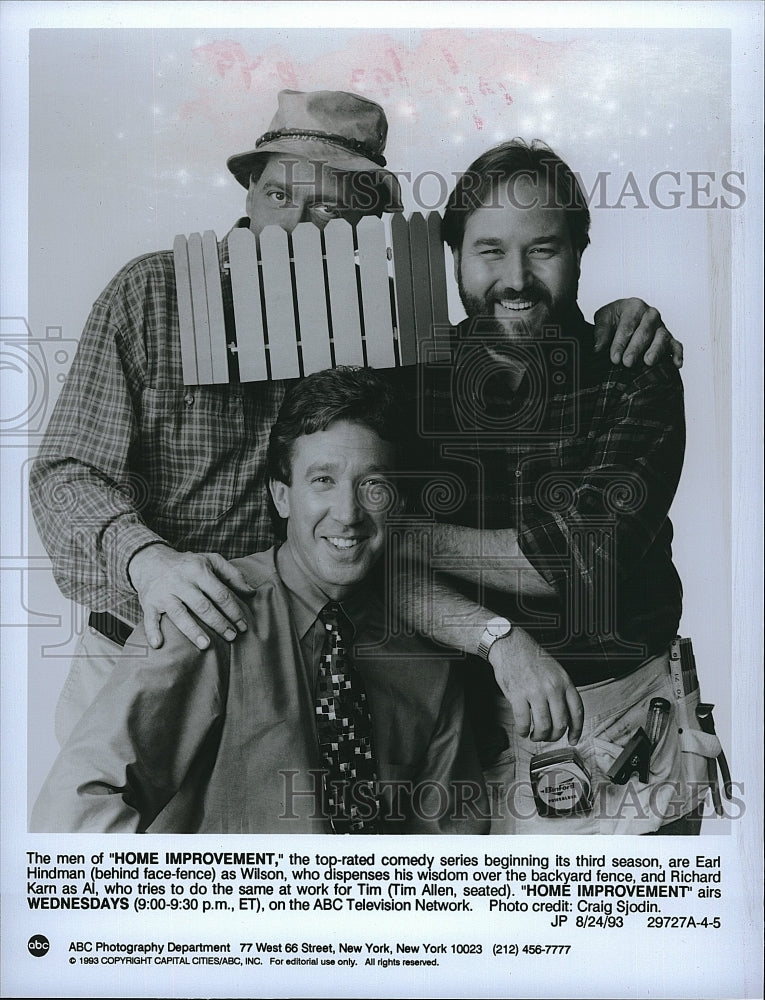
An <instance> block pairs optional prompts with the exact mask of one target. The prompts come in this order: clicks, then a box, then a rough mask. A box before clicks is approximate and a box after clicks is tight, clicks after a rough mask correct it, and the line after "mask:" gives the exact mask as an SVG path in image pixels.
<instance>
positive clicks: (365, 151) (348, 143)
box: [255, 128, 386, 167]
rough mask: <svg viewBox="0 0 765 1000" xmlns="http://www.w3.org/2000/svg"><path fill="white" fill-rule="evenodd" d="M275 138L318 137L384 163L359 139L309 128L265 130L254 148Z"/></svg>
mask: <svg viewBox="0 0 765 1000" xmlns="http://www.w3.org/2000/svg"><path fill="white" fill-rule="evenodd" d="M276 139H318V140H321V141H323V142H331V143H332V145H333V146H342V147H343V149H347V150H348V151H349V152H350V153H361V154H362V156H365V157H366V158H367V159H368V160H371V161H372V162H373V163H376V164H377V165H378V166H380V167H384V166H385V163H386V161H385V157H384V156H383V155H382V154H381V153H376V152H375V151H374V150H373V149H371V148H370V147H369V146H368V145H367V144H366V143H365V142H362V141H361V140H360V139H350V138H349V137H348V136H346V135H333V133H331V132H316V131H313V130H311V129H294V128H283V129H279V130H278V131H277V132H266V133H265V134H264V135H262V136H261V137H260V138H259V139H258V140H257V142H256V143H255V148H256V149H257V148H258V146H262V145H263V143H265V142H274V141H275V140H276Z"/></svg>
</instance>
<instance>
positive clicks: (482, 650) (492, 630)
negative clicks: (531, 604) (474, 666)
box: [478, 617, 513, 660]
mask: <svg viewBox="0 0 765 1000" xmlns="http://www.w3.org/2000/svg"><path fill="white" fill-rule="evenodd" d="M512 630H513V623H512V622H510V621H508V619H507V618H502V617H497V618H492V619H491V620H490V621H488V622H487V623H486V628H485V629H484V630H483V634H482V635H481V638H480V640H479V642H478V655H479V656H480V657H482V658H483V659H484V660H488V659H489V651H490V650H491V647H492V646H493V645H494V643H495V642H496V641H497V639H504V638H505V636H507V635H510V633H511V632H512Z"/></svg>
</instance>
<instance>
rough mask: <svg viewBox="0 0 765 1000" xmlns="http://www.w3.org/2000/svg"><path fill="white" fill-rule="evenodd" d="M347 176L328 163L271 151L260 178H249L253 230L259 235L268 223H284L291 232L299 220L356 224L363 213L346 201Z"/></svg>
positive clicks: (317, 224) (283, 226)
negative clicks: (343, 220) (279, 154)
mask: <svg viewBox="0 0 765 1000" xmlns="http://www.w3.org/2000/svg"><path fill="white" fill-rule="evenodd" d="M348 176H349V175H347V174H344V173H342V172H341V171H338V170H331V169H330V168H329V167H328V166H327V165H326V164H318V163H313V162H311V161H309V160H304V159H301V158H300V157H293V158H289V159H287V158H282V157H280V156H278V155H277V154H272V155H271V156H269V158H268V162H267V163H266V166H265V168H264V170H263V173H262V174H261V175H260V177H258V179H257V180H256V181H250V187H249V190H248V192H247V214H248V216H249V218H250V229H251V231H252V232H253V233H255V235H256V236H257V235H258V233H260V232H261V230H262V229H264V228H265V227H266V226H281V228H282V229H286V230H287V232H288V233H291V232H292V230H293V229H294V228H295V226H297V225H298V223H300V222H313V223H314V225H316V226H318V227H319V228H320V229H323V228H324V227H325V226H326V225H327V223H328V222H331V221H332V219H347V221H348V222H350V223H352V224H355V223H357V222H358V221H359V219H360V218H361V215H362V213H361V212H359V211H353V210H351V209H350V208H349V207H348V205H347V203H346V201H347V191H348V188H349V185H348V184H347V183H346V181H347V178H348Z"/></svg>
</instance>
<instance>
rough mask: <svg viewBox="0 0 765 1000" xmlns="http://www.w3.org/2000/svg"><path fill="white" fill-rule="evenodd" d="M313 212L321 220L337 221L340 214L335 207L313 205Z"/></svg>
mask: <svg viewBox="0 0 765 1000" xmlns="http://www.w3.org/2000/svg"><path fill="white" fill-rule="evenodd" d="M313 211H314V212H315V213H316V214H317V215H320V216H321V217H322V218H323V219H337V218H339V217H340V215H341V214H342V211H341V209H340V208H339V207H338V206H337V205H314V206H313Z"/></svg>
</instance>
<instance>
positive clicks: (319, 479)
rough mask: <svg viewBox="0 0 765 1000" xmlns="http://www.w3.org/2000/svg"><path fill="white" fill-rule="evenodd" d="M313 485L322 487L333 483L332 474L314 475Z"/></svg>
mask: <svg viewBox="0 0 765 1000" xmlns="http://www.w3.org/2000/svg"><path fill="white" fill-rule="evenodd" d="M311 485H312V486H319V487H322V486H331V485H332V477H331V476H314V477H313V479H312V480H311Z"/></svg>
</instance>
